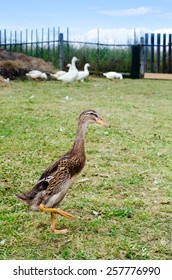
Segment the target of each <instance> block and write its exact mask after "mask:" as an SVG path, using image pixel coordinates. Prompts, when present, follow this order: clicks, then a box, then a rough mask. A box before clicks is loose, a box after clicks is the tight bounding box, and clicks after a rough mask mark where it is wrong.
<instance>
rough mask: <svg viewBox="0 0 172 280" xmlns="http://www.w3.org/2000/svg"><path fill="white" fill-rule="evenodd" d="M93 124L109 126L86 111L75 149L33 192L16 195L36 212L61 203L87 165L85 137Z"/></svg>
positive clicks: (49, 169) (48, 172) (59, 160)
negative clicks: (88, 127)
mask: <svg viewBox="0 0 172 280" xmlns="http://www.w3.org/2000/svg"><path fill="white" fill-rule="evenodd" d="M91 122H98V123H100V124H102V125H104V126H108V124H107V123H106V122H105V121H104V120H102V119H101V118H100V117H99V116H98V114H97V113H96V112H95V111H94V110H87V111H84V112H83V113H82V114H81V115H80V117H79V121H78V126H77V133H76V138H75V141H74V144H73V147H72V148H71V150H69V152H67V153H66V154H65V155H63V156H62V157H61V158H60V159H58V160H57V161H55V162H54V163H53V164H52V165H51V166H50V167H48V168H47V169H46V170H45V171H44V172H43V174H42V175H41V177H40V178H39V180H38V182H37V183H36V184H35V186H34V187H33V188H32V189H31V190H29V191H28V192H26V193H22V194H17V195H16V196H17V197H18V198H19V199H20V200H22V202H23V203H25V204H26V205H28V206H30V207H31V208H32V209H34V210H40V205H43V207H45V208H54V207H56V206H57V205H58V204H59V203H60V202H61V200H62V199H63V198H64V196H65V195H66V193H67V191H68V188H69V186H70V185H71V183H72V181H73V179H74V178H75V177H76V175H78V174H79V173H80V172H81V171H82V169H83V167H84V165H85V149H84V135H85V130H86V127H87V126H88V124H89V123H91ZM42 211H44V210H42ZM45 212H46V211H45ZM47 212H52V211H47ZM61 215H62V214H61Z"/></svg>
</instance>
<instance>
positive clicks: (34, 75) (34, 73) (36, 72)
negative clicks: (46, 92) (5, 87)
mask: <svg viewBox="0 0 172 280" xmlns="http://www.w3.org/2000/svg"><path fill="white" fill-rule="evenodd" d="M26 76H27V77H28V78H31V79H40V78H41V79H47V75H46V74H45V73H43V72H41V71H39V70H31V71H29V72H28V73H26Z"/></svg>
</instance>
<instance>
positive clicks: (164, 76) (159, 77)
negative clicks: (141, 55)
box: [144, 73, 172, 80]
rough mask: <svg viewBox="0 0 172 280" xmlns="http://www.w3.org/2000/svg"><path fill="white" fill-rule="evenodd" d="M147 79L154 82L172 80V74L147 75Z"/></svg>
mask: <svg viewBox="0 0 172 280" xmlns="http://www.w3.org/2000/svg"><path fill="white" fill-rule="evenodd" d="M144 78H145V79H154V80H156V79H157V80H172V74H161V73H145V74H144Z"/></svg>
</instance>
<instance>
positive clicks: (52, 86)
mask: <svg viewBox="0 0 172 280" xmlns="http://www.w3.org/2000/svg"><path fill="white" fill-rule="evenodd" d="M0 94H1V104H2V108H1V113H2V118H1V128H2V131H1V147H2V148H1V162H2V168H1V169H2V176H1V178H2V183H1V186H0V259H31V260H32V259H41V260H44V259H87V260H90V259H161V260H163V259H170V258H171V245H172V240H171V187H172V183H171V182H172V167H171V156H172V149H171V139H172V132H171V131H172V130H171V128H172V109H171V108H172V94H171V81H153V80H129V79H126V80H122V81H119V80H115V81H108V80H106V79H103V78H90V80H89V81H88V82H85V83H82V84H73V85H70V86H67V85H63V84H61V83H58V82H56V81H51V82H32V81H25V82H21V81H16V82H11V83H10V84H9V85H7V86H4V87H1V93H0ZM67 96H68V97H67ZM90 108H91V109H95V110H97V111H98V112H99V113H100V115H101V116H102V118H104V119H105V120H107V121H108V122H109V123H110V124H111V127H110V128H108V129H107V128H104V127H102V126H99V125H90V126H89V128H88V130H87V132H86V154H87V162H86V166H85V169H84V171H83V173H82V174H81V175H80V176H79V177H78V178H77V179H76V181H75V182H74V184H73V185H72V186H71V188H70V189H69V192H68V194H67V196H66V198H65V199H64V200H63V202H62V203H61V208H62V209H63V210H65V211H68V212H69V213H71V214H73V215H75V216H76V219H73V220H68V219H65V218H60V217H57V222H58V226H60V227H61V228H63V227H66V228H68V229H69V233H67V234H65V235H54V234H52V233H51V232H50V231H49V226H50V215H49V214H45V213H40V212H33V211H31V210H30V209H28V208H27V207H26V206H25V205H23V204H22V203H21V202H20V201H19V200H17V199H16V198H15V196H14V194H15V193H20V192H24V191H27V190H29V189H30V188H32V186H33V185H34V183H35V181H36V180H37V179H38V178H39V176H40V175H41V173H42V171H43V170H44V169H45V168H46V167H47V166H48V165H49V164H51V163H52V161H54V160H55V159H57V158H58V157H59V156H61V155H62V154H63V153H65V152H66V151H67V150H68V149H69V148H70V147H71V145H72V143H73V139H74V137H75V129H76V123H77V119H78V116H79V114H80V113H81V112H82V111H83V110H85V109H90ZM84 178H88V179H89V180H85V181H83V182H80V181H81V180H82V179H84ZM93 211H96V212H98V214H99V215H97V216H96V215H93Z"/></svg>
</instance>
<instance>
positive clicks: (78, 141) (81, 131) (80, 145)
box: [73, 123, 87, 154]
mask: <svg viewBox="0 0 172 280" xmlns="http://www.w3.org/2000/svg"><path fill="white" fill-rule="evenodd" d="M86 128H87V124H86V123H78V127H77V131H76V137H75V141H74V144H73V150H75V151H76V150H77V152H78V153H83V154H85V148H84V137H85V130H86Z"/></svg>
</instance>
